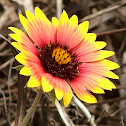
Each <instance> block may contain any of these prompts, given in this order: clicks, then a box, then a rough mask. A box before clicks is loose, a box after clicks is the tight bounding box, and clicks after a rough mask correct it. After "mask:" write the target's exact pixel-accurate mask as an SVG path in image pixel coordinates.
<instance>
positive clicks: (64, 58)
mask: <svg viewBox="0 0 126 126" xmlns="http://www.w3.org/2000/svg"><path fill="white" fill-rule="evenodd" d="M52 58H55V61H56V62H58V64H67V63H69V62H71V57H70V54H69V53H67V51H66V50H64V49H62V48H60V47H58V48H56V49H54V50H53V53H52Z"/></svg>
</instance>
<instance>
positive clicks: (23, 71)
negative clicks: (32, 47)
mask: <svg viewBox="0 0 126 126" xmlns="http://www.w3.org/2000/svg"><path fill="white" fill-rule="evenodd" d="M20 74H22V75H25V76H30V75H33V72H32V70H31V69H30V68H28V67H26V66H24V67H23V68H22V69H21V70H20Z"/></svg>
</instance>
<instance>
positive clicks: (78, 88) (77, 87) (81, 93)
mask: <svg viewBox="0 0 126 126" xmlns="http://www.w3.org/2000/svg"><path fill="white" fill-rule="evenodd" d="M70 85H71V87H72V89H73V91H74V93H75V94H76V95H77V96H78V98H79V99H81V100H82V101H84V102H87V103H96V102H97V100H96V98H95V97H94V96H93V95H91V93H89V92H88V91H87V89H86V88H85V87H84V86H83V85H82V84H81V83H79V82H78V81H76V80H74V81H72V82H71V83H70Z"/></svg>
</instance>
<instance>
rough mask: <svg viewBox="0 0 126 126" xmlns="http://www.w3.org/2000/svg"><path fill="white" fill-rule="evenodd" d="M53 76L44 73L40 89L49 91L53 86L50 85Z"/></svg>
mask: <svg viewBox="0 0 126 126" xmlns="http://www.w3.org/2000/svg"><path fill="white" fill-rule="evenodd" d="M52 80H53V76H52V75H51V74H49V73H46V74H44V75H43V76H42V78H41V83H42V89H43V91H44V92H50V91H51V90H52V89H53V88H54V87H53V85H52Z"/></svg>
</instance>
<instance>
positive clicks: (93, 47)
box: [75, 42, 106, 57]
mask: <svg viewBox="0 0 126 126" xmlns="http://www.w3.org/2000/svg"><path fill="white" fill-rule="evenodd" d="M105 46H106V42H92V43H88V42H87V43H83V44H82V45H81V46H80V47H79V48H78V49H77V48H76V50H75V53H76V54H77V55H78V57H80V56H83V55H86V54H90V53H93V52H95V51H98V50H100V49H102V48H104V47H105Z"/></svg>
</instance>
